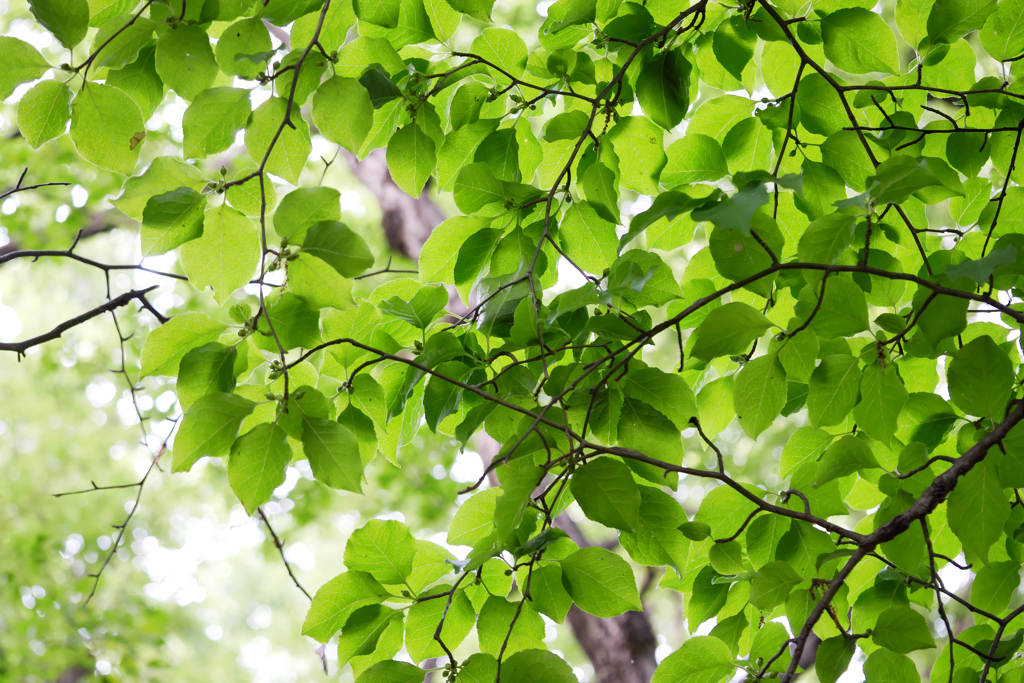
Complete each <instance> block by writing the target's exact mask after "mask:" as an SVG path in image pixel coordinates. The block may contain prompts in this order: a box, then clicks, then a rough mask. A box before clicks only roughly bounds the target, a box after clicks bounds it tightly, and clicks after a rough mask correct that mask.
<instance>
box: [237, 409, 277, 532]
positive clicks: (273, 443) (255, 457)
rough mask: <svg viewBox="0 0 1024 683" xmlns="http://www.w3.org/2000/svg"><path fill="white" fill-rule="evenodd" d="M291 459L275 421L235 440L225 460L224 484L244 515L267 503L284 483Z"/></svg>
mask: <svg viewBox="0 0 1024 683" xmlns="http://www.w3.org/2000/svg"><path fill="white" fill-rule="evenodd" d="M291 460H292V448H291V446H289V445H288V441H287V437H286V436H285V433H284V429H283V428H281V427H280V426H279V425H278V424H277V423H276V422H266V423H264V424H261V425H256V426H255V427H254V428H253V429H252V431H250V432H246V433H245V434H243V435H242V436H241V437H240V438H239V439H238V440H237V441H235V443H234V445H233V446H231V454H230V456H229V457H228V483H229V484H231V490H232V491H234V492H235V495H236V496H238V500H240V501H241V502H242V506H243V507H244V508H245V513H246V514H247V515H251V514H252V513H254V512H256V508H257V507H259V506H260V505H263V504H264V503H266V502H267V501H269V500H270V495H271V494H272V493H273V492H274V489H276V488H277V487H278V486H280V485H281V484H283V483H284V478H285V477H284V474H285V470H286V469H287V468H288V463H290V462H291Z"/></svg>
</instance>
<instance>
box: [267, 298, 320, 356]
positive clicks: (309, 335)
mask: <svg viewBox="0 0 1024 683" xmlns="http://www.w3.org/2000/svg"><path fill="white" fill-rule="evenodd" d="M266 304H267V310H266V312H267V313H268V314H269V315H270V322H271V324H273V327H274V331H273V333H272V332H271V331H270V325H268V324H267V316H266V315H260V316H259V320H258V321H257V326H256V330H257V332H259V334H258V335H256V336H254V337H253V339H254V340H255V341H256V343H257V344H259V345H260V348H262V349H264V350H266V351H270V352H271V353H278V352H280V350H281V349H280V347H279V346H278V342H280V345H281V346H282V347H284V350H285V351H287V350H289V349H294V348H297V347H302V348H305V349H310V348H313V347H314V346H316V345H317V344H318V343H320V315H319V314H318V313H317V312H316V311H314V310H313V309H311V308H310V307H309V306H307V305H306V304H305V303H303V302H302V300H301V299H299V297H297V296H295V295H294V294H292V293H291V292H285V293H284V294H279V292H275V293H274V295H272V296H271V297H267V299H266Z"/></svg>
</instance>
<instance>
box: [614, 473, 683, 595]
mask: <svg viewBox="0 0 1024 683" xmlns="http://www.w3.org/2000/svg"><path fill="white" fill-rule="evenodd" d="M638 488H639V489H640V516H639V519H638V521H637V529H636V533H634V534H630V533H624V534H620V535H619V540H620V542H621V543H622V547H623V548H625V549H626V552H627V553H629V556H630V557H631V558H632V559H633V561H634V562H637V563H638V564H645V565H647V566H652V567H656V566H658V565H669V566H671V567H673V568H674V569H675V570H676V573H678V574H680V575H682V573H683V569H684V568H685V566H686V560H687V554H688V552H689V549H690V542H689V541H690V537H689V536H687V535H685V534H686V532H685V531H682V530H681V529H680V527H681V525H682V526H685V525H686V524H689V522H687V521H686V513H685V512H683V508H682V506H680V505H679V503H677V502H676V501H675V499H674V498H672V496H670V495H668V494H667V493H664V492H663V491H659V490H658V489H655V488H653V487H650V486H642V487H638Z"/></svg>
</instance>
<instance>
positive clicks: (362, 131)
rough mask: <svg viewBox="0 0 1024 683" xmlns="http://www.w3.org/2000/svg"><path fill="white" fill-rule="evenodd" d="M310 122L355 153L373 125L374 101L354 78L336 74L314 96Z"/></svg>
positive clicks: (322, 133) (326, 135) (325, 134)
mask: <svg viewBox="0 0 1024 683" xmlns="http://www.w3.org/2000/svg"><path fill="white" fill-rule="evenodd" d="M313 123H315V124H316V127H317V128H319V129H320V134H321V135H323V136H324V137H325V138H327V139H328V140H330V141H331V142H334V143H336V144H339V145H341V146H342V147H344V148H345V149H347V150H348V151H350V152H352V153H353V154H356V153H357V152H359V149H360V148H361V147H362V146H363V142H364V141H365V140H366V136H367V135H368V134H369V132H370V128H372V127H373V103H372V102H371V101H370V94H369V93H368V92H366V88H364V87H363V85H362V84H361V83H360V82H359V81H357V80H356V79H354V78H341V77H339V76H335V77H334V78H331V79H329V80H328V81H326V82H325V83H324V84H323V85H321V86H320V87H319V89H317V91H316V95H314V96H313Z"/></svg>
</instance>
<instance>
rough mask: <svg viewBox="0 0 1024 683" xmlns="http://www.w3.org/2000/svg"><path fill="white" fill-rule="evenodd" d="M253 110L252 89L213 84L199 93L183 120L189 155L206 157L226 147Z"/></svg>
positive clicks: (186, 156)
mask: <svg viewBox="0 0 1024 683" xmlns="http://www.w3.org/2000/svg"><path fill="white" fill-rule="evenodd" d="M251 113H252V110H251V108H250V107H249V91H248V90H243V89H241V88H210V89H209V90H204V91H202V92H200V93H198V94H197V95H195V96H194V97H193V98H192V104H190V105H189V107H188V109H186V110H185V116H184V118H183V119H182V123H181V128H182V131H183V132H184V135H185V140H184V142H183V145H184V154H185V158H186V159H203V158H205V157H207V156H209V155H211V154H217V153H218V152H223V151H224V150H226V149H227V148H228V147H230V146H231V145H233V144H234V143H235V133H236V132H238V131H239V130H241V129H243V128H245V124H246V123H247V122H248V121H249V115H250V114H251Z"/></svg>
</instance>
